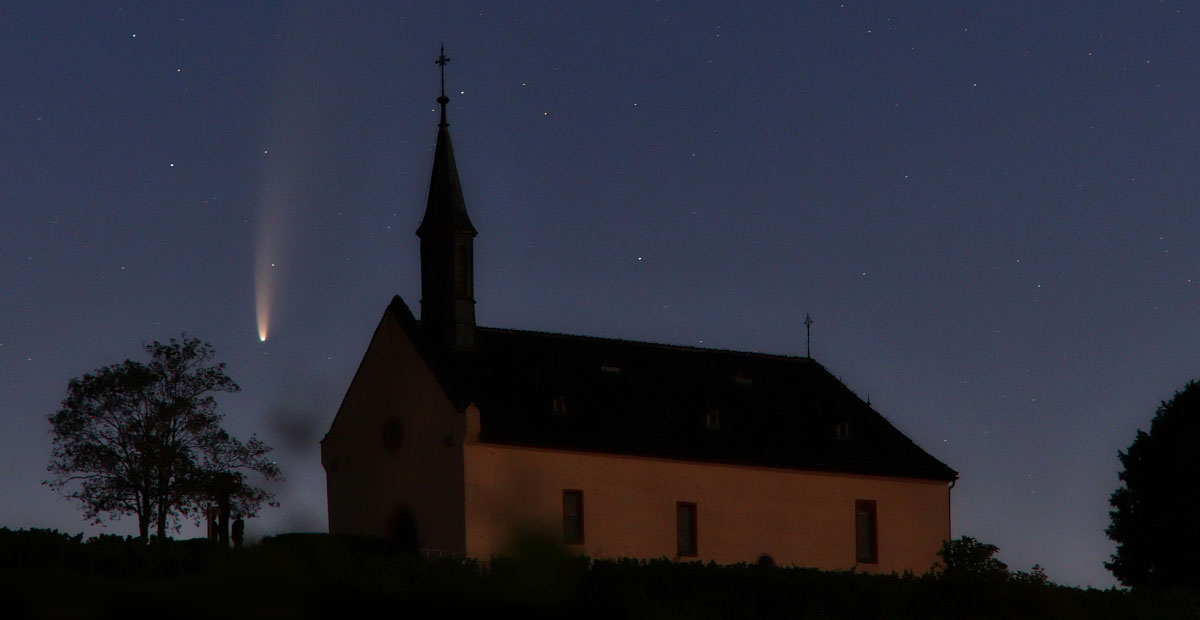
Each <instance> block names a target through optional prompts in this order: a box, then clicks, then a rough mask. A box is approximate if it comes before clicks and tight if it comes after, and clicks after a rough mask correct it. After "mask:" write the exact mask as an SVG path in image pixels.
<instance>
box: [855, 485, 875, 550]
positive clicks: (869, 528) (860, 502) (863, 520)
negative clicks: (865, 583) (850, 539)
mask: <svg viewBox="0 0 1200 620" xmlns="http://www.w3.org/2000/svg"><path fill="white" fill-rule="evenodd" d="M854 559H855V561H857V562H858V563H860V564H875V563H878V562H879V532H878V524H877V523H876V519H875V500H873V499H857V500H854Z"/></svg>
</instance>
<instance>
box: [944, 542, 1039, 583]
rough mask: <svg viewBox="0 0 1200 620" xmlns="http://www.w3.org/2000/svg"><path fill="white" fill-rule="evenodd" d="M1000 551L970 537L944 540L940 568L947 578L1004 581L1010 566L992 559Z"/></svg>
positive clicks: (994, 546)
mask: <svg viewBox="0 0 1200 620" xmlns="http://www.w3.org/2000/svg"><path fill="white" fill-rule="evenodd" d="M999 550H1000V548H999V547H997V546H996V545H989V544H987V543H984V542H979V541H978V540H975V539H974V538H971V537H970V536H960V537H958V538H955V539H954V540H944V541H942V548H941V549H940V550H938V557H939V558H941V562H939V566H938V568H939V569H940V571H941V574H942V575H943V576H945V577H956V578H968V579H980V580H999V581H1004V580H1007V579H1008V576H1009V575H1008V565H1007V564H1005V563H1004V562H1001V561H1000V560H997V559H996V558H994V557H992V556H993V555H996V552H997V551H999ZM1035 570H1040V567H1035Z"/></svg>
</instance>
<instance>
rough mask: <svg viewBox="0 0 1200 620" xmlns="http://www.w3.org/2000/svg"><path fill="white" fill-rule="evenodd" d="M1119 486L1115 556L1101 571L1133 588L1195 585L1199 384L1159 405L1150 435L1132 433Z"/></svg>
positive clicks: (1112, 532) (1198, 581) (1111, 532)
mask: <svg viewBox="0 0 1200 620" xmlns="http://www.w3.org/2000/svg"><path fill="white" fill-rule="evenodd" d="M1119 457H1120V459H1121V465H1122V466H1123V467H1124V469H1123V471H1121V473H1120V475H1119V477H1120V479H1121V482H1123V483H1124V484H1123V485H1122V486H1121V487H1120V488H1118V489H1117V490H1116V491H1115V492H1113V494H1112V498H1111V499H1110V500H1109V503H1110V504H1112V507H1113V510H1112V511H1110V512H1109V515H1110V516H1111V517H1112V522H1111V524H1110V525H1109V526H1108V530H1107V533H1108V537H1109V538H1111V539H1113V540H1114V541H1116V543H1117V552H1116V553H1115V554H1113V556H1112V561H1111V562H1106V563H1105V566H1106V567H1107V568H1108V569H1109V570H1110V571H1112V573H1113V576H1115V577H1116V578H1117V579H1118V580H1120V582H1121V583H1122V584H1125V585H1127V586H1132V587H1179V586H1189V587H1198V586H1200V564H1197V563H1196V560H1195V558H1196V555H1197V553H1200V529H1198V528H1197V527H1196V524H1197V523H1200V497H1198V496H1197V495H1196V489H1195V481H1196V480H1197V479H1200V385H1197V384H1196V382H1194V381H1192V382H1189V383H1188V384H1187V386H1185V387H1184V388H1183V390H1182V391H1180V392H1176V393H1175V395H1174V396H1173V397H1172V398H1171V400H1169V401H1167V402H1164V403H1162V404H1161V405H1160V406H1159V407H1158V411H1157V412H1156V413H1155V414H1154V418H1153V419H1152V420H1151V421H1150V432H1149V433H1147V432H1144V431H1142V430H1138V432H1137V436H1136V437H1135V438H1134V440H1133V443H1132V444H1130V446H1129V449H1128V450H1125V451H1123V452H1120V453H1119Z"/></svg>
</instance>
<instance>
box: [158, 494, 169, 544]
mask: <svg viewBox="0 0 1200 620" xmlns="http://www.w3.org/2000/svg"><path fill="white" fill-rule="evenodd" d="M166 533H167V502H165V501H163V500H162V499H161V498H160V499H159V500H158V540H159V541H160V542H161V541H163V540H166V538H165V536H166Z"/></svg>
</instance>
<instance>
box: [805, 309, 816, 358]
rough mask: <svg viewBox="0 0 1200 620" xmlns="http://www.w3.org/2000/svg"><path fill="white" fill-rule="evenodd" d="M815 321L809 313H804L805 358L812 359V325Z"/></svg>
mask: <svg viewBox="0 0 1200 620" xmlns="http://www.w3.org/2000/svg"><path fill="white" fill-rule="evenodd" d="M813 322H814V321H813V320H812V317H811V316H808V313H807V312H805V313H804V357H808V358H811V357H812V324H813Z"/></svg>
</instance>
